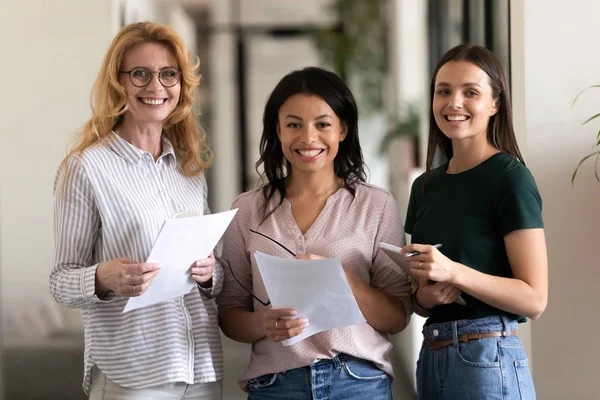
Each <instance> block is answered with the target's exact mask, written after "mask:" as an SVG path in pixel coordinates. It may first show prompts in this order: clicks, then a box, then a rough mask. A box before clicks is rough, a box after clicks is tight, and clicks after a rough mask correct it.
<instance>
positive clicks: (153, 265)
mask: <svg viewBox="0 0 600 400" xmlns="http://www.w3.org/2000/svg"><path fill="white" fill-rule="evenodd" d="M152 267H153V268H160V264H158V263H152Z"/></svg>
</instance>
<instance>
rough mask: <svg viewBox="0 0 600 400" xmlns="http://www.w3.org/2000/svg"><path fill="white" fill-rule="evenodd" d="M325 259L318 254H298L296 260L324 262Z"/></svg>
mask: <svg viewBox="0 0 600 400" xmlns="http://www.w3.org/2000/svg"><path fill="white" fill-rule="evenodd" d="M324 259H325V257H323V256H319V255H316V254H310V253H309V254H298V255H297V256H296V260H324Z"/></svg>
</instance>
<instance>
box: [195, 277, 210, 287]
mask: <svg viewBox="0 0 600 400" xmlns="http://www.w3.org/2000/svg"><path fill="white" fill-rule="evenodd" d="M212 285H213V278H212V277H211V278H210V279H209V280H207V281H206V282H202V283H198V286H200V287H201V288H202V289H210V288H212Z"/></svg>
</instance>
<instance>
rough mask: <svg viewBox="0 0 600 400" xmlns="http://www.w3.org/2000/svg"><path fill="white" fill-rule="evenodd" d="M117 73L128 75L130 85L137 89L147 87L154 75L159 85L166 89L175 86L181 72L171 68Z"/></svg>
mask: <svg viewBox="0 0 600 400" xmlns="http://www.w3.org/2000/svg"><path fill="white" fill-rule="evenodd" d="M119 73H121V74H128V75H129V80H130V81H131V84H132V85H133V86H135V87H138V88H143V87H146V86H148V84H149V83H150V82H151V81H152V78H153V77H154V74H156V76H157V77H158V81H159V82H160V84H161V85H163V86H164V87H166V88H170V87H173V86H175V85H177V84H178V83H179V80H180V78H181V71H180V70H178V69H177V68H173V67H165V68H163V69H161V70H158V71H150V70H149V69H148V68H144V67H138V68H134V69H132V70H129V71H119Z"/></svg>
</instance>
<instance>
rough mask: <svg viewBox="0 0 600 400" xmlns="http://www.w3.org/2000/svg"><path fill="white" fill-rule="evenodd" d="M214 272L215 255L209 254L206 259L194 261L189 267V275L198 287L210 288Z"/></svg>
mask: <svg viewBox="0 0 600 400" xmlns="http://www.w3.org/2000/svg"><path fill="white" fill-rule="evenodd" d="M214 271H215V255H214V254H213V253H210V255H209V256H208V258H201V259H199V260H196V261H194V263H193V264H192V266H191V267H190V274H191V276H192V279H193V280H195V281H196V282H197V283H198V284H199V285H200V286H203V287H206V286H210V283H211V282H210V280H211V279H212V276H213V272H214Z"/></svg>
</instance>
